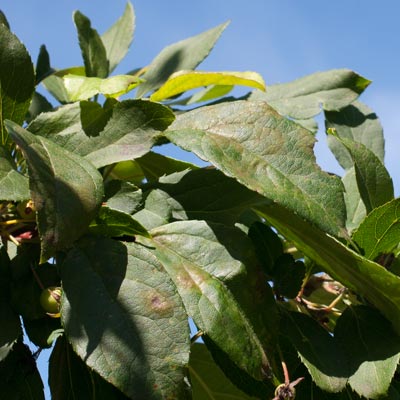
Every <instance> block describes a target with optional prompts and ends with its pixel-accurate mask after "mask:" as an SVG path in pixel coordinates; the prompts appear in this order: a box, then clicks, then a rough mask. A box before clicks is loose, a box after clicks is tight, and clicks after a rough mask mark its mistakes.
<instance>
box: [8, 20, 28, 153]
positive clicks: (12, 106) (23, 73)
mask: <svg viewBox="0 0 400 400" xmlns="http://www.w3.org/2000/svg"><path fill="white" fill-rule="evenodd" d="M34 88H35V74H34V71H33V64H32V60H31V58H30V56H29V53H28V52H27V50H26V48H25V46H24V45H23V44H22V43H21V42H20V41H19V40H18V38H17V37H16V36H15V35H14V34H13V33H11V32H10V31H9V29H8V28H7V27H6V25H4V24H2V23H0V130H1V144H2V145H4V144H5V143H6V132H5V131H4V127H3V123H4V120H6V119H10V120H12V121H14V122H16V123H18V124H22V122H23V121H24V119H25V115H26V113H27V112H28V109H29V104H30V102H31V98H32V95H33V92H34Z"/></svg>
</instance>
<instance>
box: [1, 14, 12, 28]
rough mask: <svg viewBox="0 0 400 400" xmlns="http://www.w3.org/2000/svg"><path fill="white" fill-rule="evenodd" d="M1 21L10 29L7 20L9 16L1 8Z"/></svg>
mask: <svg viewBox="0 0 400 400" xmlns="http://www.w3.org/2000/svg"><path fill="white" fill-rule="evenodd" d="M0 23H1V24H3V25H4V26H5V27H6V28H8V29H10V24H9V23H8V21H7V17H6V15H5V14H4V13H3V11H1V10H0Z"/></svg>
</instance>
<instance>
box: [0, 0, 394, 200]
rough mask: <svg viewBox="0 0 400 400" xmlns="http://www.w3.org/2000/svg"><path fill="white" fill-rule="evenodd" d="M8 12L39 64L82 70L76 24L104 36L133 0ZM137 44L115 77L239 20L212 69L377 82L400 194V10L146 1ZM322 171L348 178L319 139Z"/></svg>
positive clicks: (389, 6) (291, 0) (264, 1)
mask: <svg viewBox="0 0 400 400" xmlns="http://www.w3.org/2000/svg"><path fill="white" fill-rule="evenodd" d="M2 3H3V4H1V5H0V9H1V10H2V11H3V12H4V13H5V14H6V16H7V18H8V20H9V22H10V24H11V29H12V31H13V32H14V33H15V34H16V35H17V36H18V37H19V38H20V39H21V40H22V41H23V42H24V43H25V45H26V47H27V48H28V50H29V51H30V53H31V56H32V58H33V60H36V57H37V54H38V50H39V47H40V45H41V44H46V46H47V49H48V51H49V53H50V56H51V62H52V65H53V66H54V67H56V68H65V67H69V66H73V65H81V64H82V61H81V56H80V50H79V46H78V43H77V36H76V31H75V27H74V24H73V22H72V12H73V11H74V10H76V9H79V10H80V11H81V12H82V13H83V14H85V15H87V16H88V17H89V18H90V19H91V20H92V25H93V26H94V27H95V28H96V29H97V30H98V31H99V33H103V32H104V31H105V30H107V28H108V27H109V26H110V25H111V24H112V23H113V22H114V21H115V20H116V19H117V18H118V17H119V16H120V15H121V14H122V12H123V10H124V7H125V4H126V1H125V0H113V1H106V0H92V1H88V0H84V1H77V0H68V1H65V0H57V1H45V0H36V1H32V0H13V1H11V0H9V1H3V2H2ZM133 6H134V8H135V13H136V31H135V38H134V42H133V45H132V48H131V51H130V52H129V53H128V56H127V57H126V59H125V60H124V61H123V62H122V63H121V65H120V67H118V69H117V70H116V71H115V73H125V72H127V71H129V70H131V69H133V68H136V67H141V66H144V65H147V64H148V63H149V62H150V61H151V60H152V59H153V57H154V56H155V55H156V54H157V53H158V52H159V51H160V50H161V49H162V48H163V47H165V46H166V45H168V44H171V43H173V42H175V41H178V40H181V39H184V38H186V37H189V36H192V35H195V34H197V33H200V32H202V31H204V30H206V29H209V28H211V27H214V26H216V25H218V24H220V23H222V22H225V21H227V20H231V24H230V26H229V27H228V28H227V30H226V31H225V32H224V34H223V36H222V37H221V39H220V41H219V42H218V44H217V46H216V47H215V49H214V51H213V52H212V53H211V55H210V57H209V58H208V59H207V60H206V61H205V62H204V63H203V64H202V65H201V69H205V70H210V71H212V70H215V71H218V70H237V71H240V70H254V71H257V72H259V73H261V75H263V77H264V79H265V81H266V83H267V84H272V83H279V82H287V81H290V80H292V79H295V78H299V77H301V76H304V75H307V74H311V73H313V72H316V71H324V70H328V69H334V68H345V67H346V68H350V69H353V70H354V71H356V72H358V73H359V74H361V75H363V76H365V77H366V78H368V79H370V80H372V81H373V83H372V85H371V86H370V87H369V88H368V89H367V91H366V92H365V93H364V94H363V95H362V97H361V100H362V101H364V102H365V103H366V104H367V105H369V106H370V107H371V108H372V109H373V110H374V111H375V112H376V113H377V115H378V117H380V119H381V122H382V125H383V127H384V131H385V137H386V165H387V168H388V170H389V172H390V174H391V175H392V177H393V178H394V183H395V190H396V193H400V191H399V189H400V171H399V159H398V158H399V157H398V153H397V152H398V151H399V149H400V136H399V133H400V132H399V130H400V129H399V128H400V74H399V72H400V54H399V47H400V46H399V44H398V43H399V38H400V24H399V22H398V18H399V15H400V3H399V2H398V1H396V0H386V1H383V2H382V3H381V2H372V1H368V0H367V1H365V0H364V1H361V0H337V1H334V2H321V1H311V0H303V1H298V0H248V1H243V0H241V1H239V0H203V1H196V2H190V1H188V0H170V1H166V0H136V1H133ZM318 139H319V142H318V144H317V145H316V152H317V156H318V161H319V163H320V165H321V166H322V167H323V168H324V169H325V170H329V171H332V172H337V173H339V172H340V169H338V167H337V164H336V163H335V161H334V159H333V157H331V156H330V153H329V152H328V151H326V150H325V148H326V144H325V137H324V134H319V135H318Z"/></svg>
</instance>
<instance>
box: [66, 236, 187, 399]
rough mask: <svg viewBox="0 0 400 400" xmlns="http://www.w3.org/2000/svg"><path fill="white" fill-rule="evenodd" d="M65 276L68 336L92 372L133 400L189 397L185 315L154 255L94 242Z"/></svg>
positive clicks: (77, 252)
mask: <svg viewBox="0 0 400 400" xmlns="http://www.w3.org/2000/svg"><path fill="white" fill-rule="evenodd" d="M61 275H62V282H63V290H64V292H63V293H64V295H63V297H62V307H61V317H62V322H63V325H64V328H65V333H66V336H67V338H68V340H69V341H70V342H71V344H72V347H73V348H74V350H75V351H76V352H77V354H78V355H79V356H80V357H81V358H82V359H83V360H84V361H85V363H86V364H87V365H88V366H89V367H90V368H92V369H94V370H95V371H96V372H97V373H99V374H100V375H101V376H102V377H103V378H104V379H106V380H107V381H108V382H110V383H112V384H113V385H115V386H116V387H117V388H118V389H120V390H121V391H122V392H123V393H125V394H126V395H127V396H129V397H131V398H141V399H149V400H150V399H163V398H182V399H184V398H186V397H185V395H184V394H185V393H186V388H185V383H184V379H183V378H184V374H185V365H186V364H187V362H188V357H189V327H188V322H187V315H186V313H185V312H184V309H183V305H182V303H181V300H180V298H179V296H178V295H177V293H176V289H175V287H174V285H173V284H172V282H171V281H170V279H169V278H168V275H167V274H166V273H165V271H164V270H163V268H162V266H161V265H160V264H159V263H158V261H157V260H156V258H155V257H154V256H153V255H152V254H151V253H150V252H149V250H147V249H146V248H145V247H143V246H140V245H137V244H135V243H130V244H123V243H121V242H117V241H114V240H112V239H106V238H104V239H102V238H88V239H87V240H83V241H82V242H80V244H79V247H76V248H74V249H73V250H72V251H70V252H69V253H68V255H67V257H66V259H65V261H64V262H63V264H62V266H61ZM98 310H101V312H100V313H99V312H98ZM171 340H173V342H171Z"/></svg>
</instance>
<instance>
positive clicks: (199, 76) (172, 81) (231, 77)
mask: <svg viewBox="0 0 400 400" xmlns="http://www.w3.org/2000/svg"><path fill="white" fill-rule="evenodd" d="M209 85H242V86H249V87H252V88H256V89H260V90H263V91H265V82H264V79H263V78H262V76H261V75H260V74H258V73H257V72H252V71H247V72H204V71H179V72H176V73H174V74H172V75H171V76H170V77H169V79H168V80H167V81H166V82H165V83H164V85H163V86H161V87H160V89H158V90H157V91H156V92H155V93H153V94H152V95H151V96H150V99H151V100H153V101H161V100H164V99H167V98H169V97H173V96H175V95H177V94H180V93H183V92H186V91H188V90H192V89H197V88H199V87H203V86H209Z"/></svg>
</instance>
